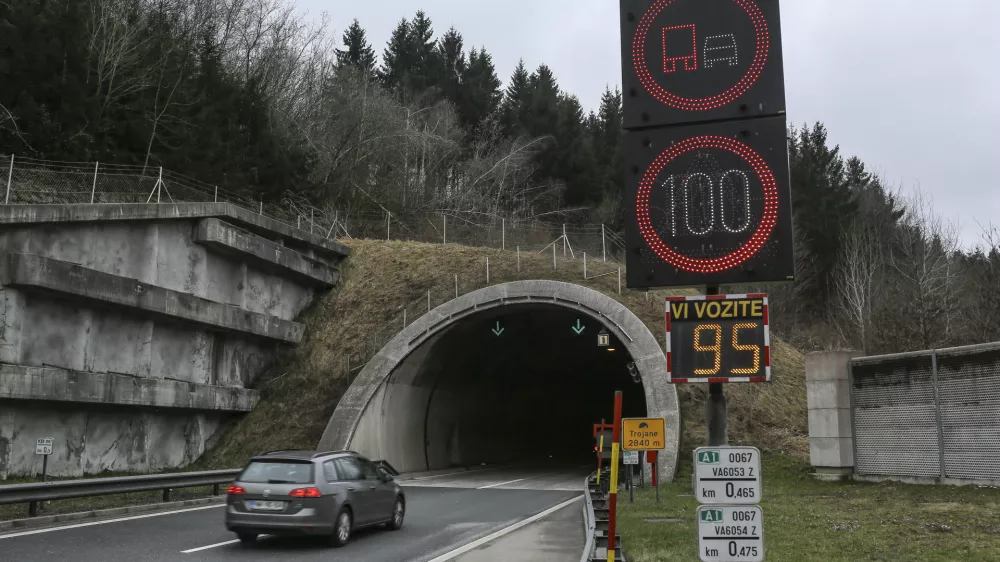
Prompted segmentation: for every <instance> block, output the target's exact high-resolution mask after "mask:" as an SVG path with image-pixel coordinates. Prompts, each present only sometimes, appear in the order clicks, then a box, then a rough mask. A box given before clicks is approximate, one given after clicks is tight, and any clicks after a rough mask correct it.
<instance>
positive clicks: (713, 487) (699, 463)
mask: <svg viewBox="0 0 1000 562" xmlns="http://www.w3.org/2000/svg"><path fill="white" fill-rule="evenodd" d="M713 457H714V461H708V462H705V460H704V459H706V458H707V459H712V458H713ZM734 457H735V460H734ZM693 460H694V485H695V489H694V495H695V499H697V500H698V502H699V503H701V504H704V505H751V504H757V503H760V501H761V499H762V498H761V496H762V495H763V485H762V480H763V474H762V473H761V470H762V469H761V457H760V449H758V448H756V447H740V446H732V445H725V446H719V447H698V448H697V449H695V450H694V459H693Z"/></svg>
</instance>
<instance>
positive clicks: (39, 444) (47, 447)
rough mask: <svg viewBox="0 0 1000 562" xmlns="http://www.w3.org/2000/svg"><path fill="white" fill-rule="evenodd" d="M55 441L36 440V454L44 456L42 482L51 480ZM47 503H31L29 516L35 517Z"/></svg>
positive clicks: (47, 439) (44, 438) (49, 439)
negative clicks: (50, 466) (51, 457)
mask: <svg viewBox="0 0 1000 562" xmlns="http://www.w3.org/2000/svg"><path fill="white" fill-rule="evenodd" d="M54 441H55V439H53V438H52V437H42V438H40V439H36V440H35V454H36V455H42V482H47V481H48V479H49V476H48V473H49V455H51V454H52V444H53V442H54ZM44 506H45V502H40V503H38V504H36V503H35V502H30V503H29V504H28V514H29V515H31V516H32V517H34V516H35V515H36V514H37V512H38V508H40V507H44Z"/></svg>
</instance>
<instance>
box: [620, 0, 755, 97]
mask: <svg viewBox="0 0 1000 562" xmlns="http://www.w3.org/2000/svg"><path fill="white" fill-rule="evenodd" d="M676 1H677V0H656V1H655V2H654V3H653V5H652V7H650V8H649V10H646V13H645V15H643V16H642V19H641V20H640V21H639V27H638V29H636V32H635V36H634V37H633V39H632V64H633V65H634V66H635V73H636V75H638V76H639V80H640V81H641V82H642V85H643V86H644V87H645V88H646V91H647V92H649V93H650V95H652V96H653V97H654V98H656V99H658V100H659V101H660V102H661V103H664V104H666V105H669V106H670V107H673V108H676V109H683V110H686V111H707V110H709V109H716V108H719V107H722V106H724V105H726V104H729V103H732V102H733V101H735V100H736V99H738V98H739V97H740V96H742V95H743V94H745V93H746V92H747V90H749V89H750V87H751V86H753V85H754V84H755V83H756V82H757V79H758V78H760V73H761V72H762V71H763V70H764V65H765V64H766V63H767V53H768V51H769V50H770V49H771V34H770V32H768V29H767V20H766V19H765V18H764V14H763V13H762V12H761V11H760V8H758V7H757V4H756V3H754V1H753V0H732V1H733V2H736V3H737V4H739V6H740V7H741V8H743V11H745V12H746V13H747V15H748V16H750V20H751V21H753V26H754V30H755V32H756V35H757V52H756V53H755V54H754V57H753V62H752V63H751V64H750V69H749V70H747V73H746V74H745V75H743V78H742V79H740V81H739V82H737V83H736V84H735V85H734V86H733V87H731V88H729V89H728V90H726V91H725V92H723V93H721V94H717V95H714V96H711V97H707V98H686V97H683V96H678V95H676V94H672V93H670V92H669V91H667V89H666V88H664V87H663V86H660V84H658V83H657V82H656V80H655V79H653V75H652V74H650V72H649V68H648V67H647V66H646V56H645V52H646V36H647V35H648V34H649V28H650V27H652V25H653V20H655V19H656V17H657V16H659V15H660V13H661V12H663V10H664V9H666V8H667V7H668V6H670V4H672V3H674V2H676Z"/></svg>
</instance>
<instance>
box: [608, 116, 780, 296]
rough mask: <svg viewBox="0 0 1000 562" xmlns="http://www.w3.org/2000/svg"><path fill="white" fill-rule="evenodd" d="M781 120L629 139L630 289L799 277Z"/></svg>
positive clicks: (635, 134)
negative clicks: (793, 239)
mask: <svg viewBox="0 0 1000 562" xmlns="http://www.w3.org/2000/svg"><path fill="white" fill-rule="evenodd" d="M786 137H787V133H786V128H785V119H784V117H783V116H782V117H773V118H761V119H753V120H750V121H744V122H725V123H714V124H703V125H698V126H695V127H671V128H668V129H657V130H645V131H627V132H626V133H625V138H624V154H625V167H626V178H625V180H626V206H627V212H628V214H627V220H626V225H625V226H626V240H627V241H628V245H629V247H628V248H626V250H627V257H626V267H627V285H628V287H630V288H650V287H684V286H700V285H723V284H738V283H764V282H774V281H787V280H791V279H793V278H794V273H795V271H794V259H793V253H792V252H793V247H792V220H791V216H792V215H791V193H790V190H789V179H788V151H787V141H786Z"/></svg>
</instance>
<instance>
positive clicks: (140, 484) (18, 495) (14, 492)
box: [0, 469, 242, 517]
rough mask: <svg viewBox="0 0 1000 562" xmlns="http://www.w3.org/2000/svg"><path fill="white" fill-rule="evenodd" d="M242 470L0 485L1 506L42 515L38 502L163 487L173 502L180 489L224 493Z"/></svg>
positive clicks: (164, 497) (30, 514)
mask: <svg viewBox="0 0 1000 562" xmlns="http://www.w3.org/2000/svg"><path fill="white" fill-rule="evenodd" d="M241 470H242V469H228V470H209V471H205V472H179V473H173V474H150V475H143V476H115V477H111V478H86V479H80V480H57V481H54V482H32V483H28V484H9V485H6V486H0V505H3V504H14V503H27V504H28V515H29V516H30V517H35V516H36V515H38V502H46V501H55V500H67V499H72V498H85V497H92V496H106V495H112V494H127V493H130V492H152V491H156V490H163V501H165V502H167V501H170V491H171V490H174V489H179V488H197V487H201V486H212V487H213V488H212V495H215V496H218V495H219V494H220V490H219V486H221V485H223V484H228V483H230V482H232V481H233V479H234V478H236V476H237V475H239V473H240V472H241Z"/></svg>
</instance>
